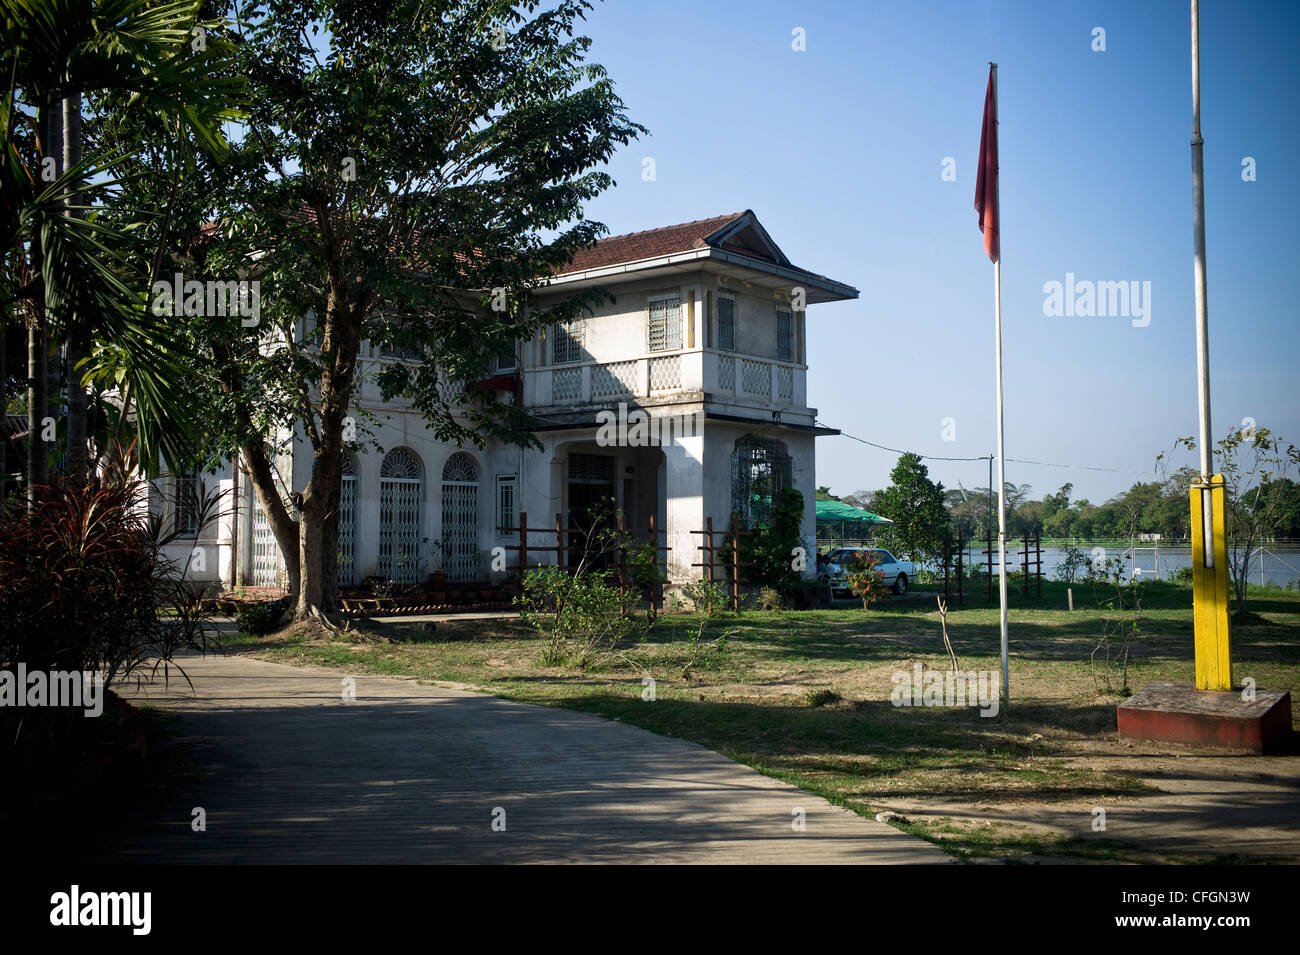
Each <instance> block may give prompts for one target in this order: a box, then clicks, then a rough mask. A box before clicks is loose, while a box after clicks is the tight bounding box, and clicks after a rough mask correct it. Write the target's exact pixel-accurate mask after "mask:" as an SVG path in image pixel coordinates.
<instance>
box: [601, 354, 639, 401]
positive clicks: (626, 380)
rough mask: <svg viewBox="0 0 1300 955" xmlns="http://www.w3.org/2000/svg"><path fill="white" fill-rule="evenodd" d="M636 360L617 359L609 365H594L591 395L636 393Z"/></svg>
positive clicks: (603, 395) (602, 396)
mask: <svg viewBox="0 0 1300 955" xmlns="http://www.w3.org/2000/svg"><path fill="white" fill-rule="evenodd" d="M636 384H637V381H636V362H634V361H616V362H614V363H612V364H609V365H593V366H592V369H591V396H592V397H593V398H604V397H605V396H607V395H633V394H636Z"/></svg>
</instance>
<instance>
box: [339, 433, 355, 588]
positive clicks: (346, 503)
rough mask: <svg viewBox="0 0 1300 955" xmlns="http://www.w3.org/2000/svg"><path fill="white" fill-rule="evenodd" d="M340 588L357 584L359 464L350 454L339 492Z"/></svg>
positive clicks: (346, 459)
mask: <svg viewBox="0 0 1300 955" xmlns="http://www.w3.org/2000/svg"><path fill="white" fill-rule="evenodd" d="M338 580H339V586H340V587H349V586H351V585H353V584H355V583H356V582H357V463H356V460H355V459H354V458H353V457H352V455H350V454H345V455H344V456H343V482H342V488H341V490H340V492H339V573H338Z"/></svg>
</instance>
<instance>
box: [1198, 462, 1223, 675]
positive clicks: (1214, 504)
mask: <svg viewBox="0 0 1300 955" xmlns="http://www.w3.org/2000/svg"><path fill="white" fill-rule="evenodd" d="M1206 494H1208V495H1209V496H1210V506H1209V508H1208V513H1209V515H1210V521H1211V542H1210V543H1211V548H1210V553H1211V554H1212V555H1213V559H1214V565H1213V566H1212V567H1206V566H1205V546H1204V529H1203V525H1204V519H1205V515H1206V513H1207V509H1206V508H1205V506H1204V495H1206ZM1223 494H1224V481H1223V475H1222V474H1215V475H1212V476H1211V477H1210V483H1209V484H1208V485H1207V484H1202V483H1199V482H1197V483H1194V484H1193V485H1192V489H1191V498H1192V501H1191V503H1192V607H1193V616H1194V619H1195V623H1196V638H1195V643H1196V688H1197V689H1198V690H1231V689H1232V657H1231V647H1230V641H1229V639H1228V547H1227V542H1226V538H1225V534H1224V523H1223Z"/></svg>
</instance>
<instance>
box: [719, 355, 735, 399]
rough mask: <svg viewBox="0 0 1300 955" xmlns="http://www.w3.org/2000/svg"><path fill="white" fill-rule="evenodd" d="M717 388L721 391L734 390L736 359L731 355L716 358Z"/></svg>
mask: <svg viewBox="0 0 1300 955" xmlns="http://www.w3.org/2000/svg"><path fill="white" fill-rule="evenodd" d="M718 387H719V388H721V389H722V390H723V391H735V390H736V359H735V358H734V357H733V356H731V355H719V356H718Z"/></svg>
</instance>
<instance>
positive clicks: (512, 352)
mask: <svg viewBox="0 0 1300 955" xmlns="http://www.w3.org/2000/svg"><path fill="white" fill-rule="evenodd" d="M518 356H519V348H518V344H517V343H516V342H511V343H510V344H509V345H507V346H506V347H504V348H502V349H501V350H500V351H499V352H497V356H496V359H495V361H494V362H493V364H494V367H495V368H496V371H497V372H498V373H505V372H507V371H514V370H515V369H516V368H518V367H519V357H518Z"/></svg>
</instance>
